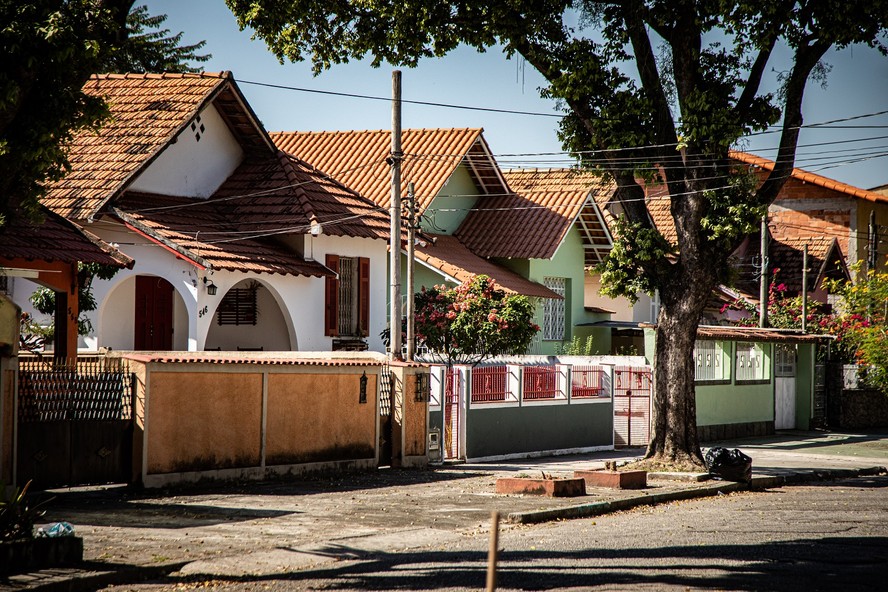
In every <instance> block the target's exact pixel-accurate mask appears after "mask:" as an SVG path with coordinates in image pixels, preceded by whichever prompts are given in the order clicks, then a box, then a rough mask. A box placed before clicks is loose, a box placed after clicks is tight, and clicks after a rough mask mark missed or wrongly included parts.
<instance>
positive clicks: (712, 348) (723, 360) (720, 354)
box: [694, 341, 731, 382]
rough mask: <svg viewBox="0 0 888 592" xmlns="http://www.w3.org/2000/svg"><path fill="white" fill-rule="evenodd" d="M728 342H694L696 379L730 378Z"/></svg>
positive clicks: (714, 379) (716, 379)
mask: <svg viewBox="0 0 888 592" xmlns="http://www.w3.org/2000/svg"><path fill="white" fill-rule="evenodd" d="M728 360H729V357H728V344H727V343H725V342H722V341H698V342H697V343H696V344H694V380H695V381H697V382H716V381H722V380H730V379H731V374H730V372H729V370H730V368H729V367H728Z"/></svg>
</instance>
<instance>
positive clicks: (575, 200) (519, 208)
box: [454, 169, 614, 259]
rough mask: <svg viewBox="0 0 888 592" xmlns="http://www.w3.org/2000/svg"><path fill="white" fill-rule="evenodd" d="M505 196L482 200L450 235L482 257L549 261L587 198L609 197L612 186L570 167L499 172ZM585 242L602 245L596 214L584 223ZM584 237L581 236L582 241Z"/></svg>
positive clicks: (603, 234)
mask: <svg viewBox="0 0 888 592" xmlns="http://www.w3.org/2000/svg"><path fill="white" fill-rule="evenodd" d="M503 174H504V176H505V178H506V182H507V183H508V185H509V187H511V188H512V190H513V191H514V192H515V193H514V194H511V195H500V196H491V197H487V198H485V199H484V200H481V201H479V202H478V205H477V206H476V209H475V210H473V211H472V212H470V213H469V215H468V216H466V219H465V220H464V221H463V223H462V224H461V225H460V227H459V229H458V230H457V231H456V232H455V233H454V234H455V236H457V237H458V238H459V239H460V241H462V243H463V244H464V245H466V246H467V247H468V248H469V249H471V250H472V251H473V252H474V253H476V254H477V255H480V256H482V257H511V258H522V259H550V258H551V257H552V256H553V255H555V252H556V251H557V250H558V247H559V245H561V241H562V240H564V237H565V235H567V232H568V231H569V230H570V228H571V226H572V225H573V224H574V222H575V221H576V220H577V217H578V216H580V213H581V212H582V211H583V209H584V207H583V206H585V205H586V204H587V201H588V200H589V198H590V196H591V197H592V198H593V200H594V199H596V198H598V197H601V198H605V199H609V198H610V196H611V195H613V191H614V188H613V184H612V183H609V182H606V181H603V180H602V179H601V177H598V176H596V175H594V174H592V173H589V172H584V171H577V170H575V169H524V170H512V171H504V173H503ZM584 223H585V225H586V226H587V227H588V231H589V233H591V234H592V236H591V238H592V239H593V240H594V239H595V237H598V238H599V239H600V240H603V241H607V240H608V239H607V236H608V235H607V231H606V229H604V228H602V226H601V224H600V223H599V221H598V218H597V216H595V215H594V212H593V215H591V216H590V217H589V218H588V219H584ZM589 238H590V237H587V236H585V234H584V239H589Z"/></svg>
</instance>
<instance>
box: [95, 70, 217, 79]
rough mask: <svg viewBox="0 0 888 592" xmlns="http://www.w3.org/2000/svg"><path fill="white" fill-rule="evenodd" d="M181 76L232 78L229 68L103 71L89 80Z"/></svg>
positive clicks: (181, 77) (176, 77)
mask: <svg viewBox="0 0 888 592" xmlns="http://www.w3.org/2000/svg"><path fill="white" fill-rule="evenodd" d="M183 78H220V79H232V78H234V77H233V76H232V74H231V71H230V70H223V71H221V72H105V73H102V74H93V75H91V76H90V79H91V80H174V79H183Z"/></svg>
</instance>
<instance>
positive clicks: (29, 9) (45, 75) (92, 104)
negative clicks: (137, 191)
mask: <svg viewBox="0 0 888 592" xmlns="http://www.w3.org/2000/svg"><path fill="white" fill-rule="evenodd" d="M132 3H133V0H32V1H30V2H18V1H16V0H0V23H2V26H0V48H2V49H0V51H2V54H3V60H2V63H0V195H2V198H0V226H2V220H4V219H6V218H7V217H9V216H11V215H26V216H30V217H32V218H34V217H37V208H38V203H39V200H40V197H41V196H42V195H43V192H44V187H45V183H46V182H48V181H53V180H56V179H59V178H60V177H61V176H62V175H63V174H64V173H65V170H66V166H67V162H66V159H65V145H66V144H67V143H68V142H69V141H70V140H71V137H72V134H73V133H74V132H75V131H77V130H79V129H83V128H89V127H96V126H98V125H99V124H100V123H101V121H102V119H103V118H104V117H105V116H106V115H107V109H106V107H105V104H104V102H103V101H102V100H101V99H100V98H97V97H91V96H88V95H86V94H85V93H83V92H82V90H81V88H82V87H83V84H84V83H85V82H86V81H87V80H88V79H89V77H90V75H91V74H93V73H94V72H97V71H99V66H100V64H102V63H103V61H104V59H105V57H106V56H107V55H108V54H109V53H112V52H114V51H115V50H117V49H118V48H120V47H121V46H122V45H123V44H124V43H125V42H126V26H125V21H126V15H127V12H128V11H129V9H130V7H131V6H132Z"/></svg>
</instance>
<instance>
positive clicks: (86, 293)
mask: <svg viewBox="0 0 888 592" xmlns="http://www.w3.org/2000/svg"><path fill="white" fill-rule="evenodd" d="M118 271H120V269H119V268H118V267H113V266H111V265H102V264H101V263H78V264H77V290H78V292H77V303H78V315H79V316H78V317H77V334H78V335H89V334H90V333H92V330H93V326H92V323H91V322H90V320H89V317H87V316H85V315H83V313H85V312H91V311H93V310H95V309H96V308H97V307H98V303H97V302H96V299H95V297H94V296H93V291H92V282H93V279H95V278H96V277H98V278H99V279H102V280H110V279H111V278H112V277H114V275H115V274H116V273H117V272H118ZM55 298H56V295H55V292H54V291H52V290H50V289H49V288H38V289H37V290H36V291H35V292H34V293H33V294H31V297H30V301H31V304H32V305H33V306H34V308H35V309H36V310H37V311H38V312H41V313H43V314H45V315H54V314H55V310H56V301H55ZM54 333H55V322H53V324H52V325H49V326H48V327H43V326H40V325H39V324H37V322H36V321H34V320H33V319H29V320H28V322H27V323H23V324H22V340H21V341H22V342H23V343H24V342H25V341H27V340H28V337H29V336H34V335H39V336H40V337H42V339H43V341H46V340H48V339H49V338H50V337H52V335H53V334H54ZM31 342H32V343H35V340H34V339H31ZM41 345H42V344H41ZM29 349H30V348H29Z"/></svg>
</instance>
